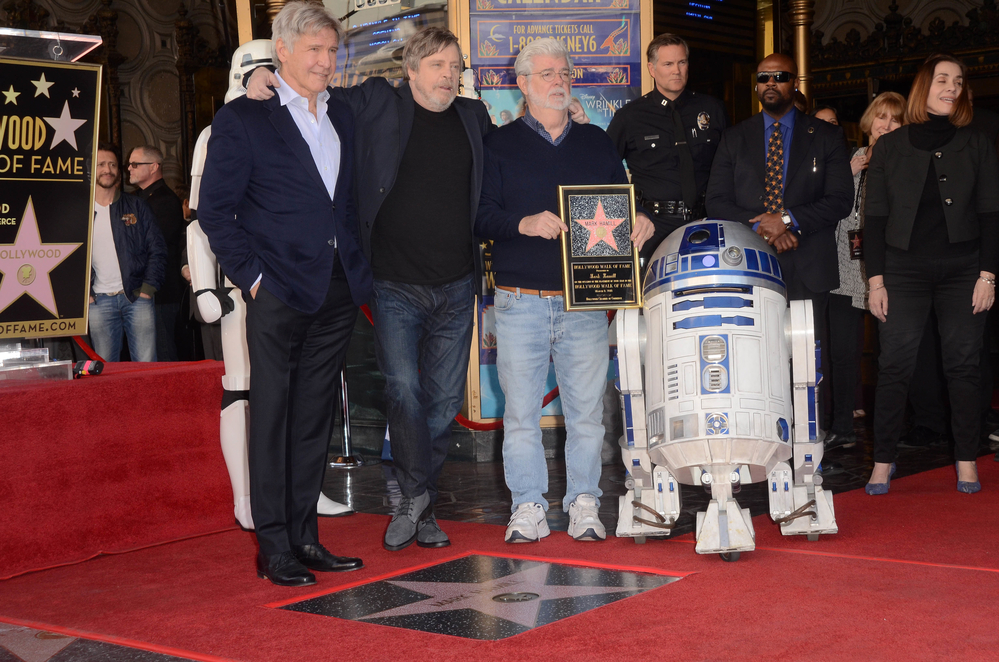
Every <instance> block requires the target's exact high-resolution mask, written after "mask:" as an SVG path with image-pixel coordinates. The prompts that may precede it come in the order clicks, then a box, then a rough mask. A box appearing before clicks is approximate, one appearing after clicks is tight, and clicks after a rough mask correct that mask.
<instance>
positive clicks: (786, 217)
mask: <svg viewBox="0 0 999 662" xmlns="http://www.w3.org/2000/svg"><path fill="white" fill-rule="evenodd" d="M780 220H781V222H783V223H784V227H785V228H787V229H788V230H793V229H794V221H792V220H791V214H789V213H788V212H787V210H786V209H785V210H784V212H783V213H782V214H781V215H780Z"/></svg>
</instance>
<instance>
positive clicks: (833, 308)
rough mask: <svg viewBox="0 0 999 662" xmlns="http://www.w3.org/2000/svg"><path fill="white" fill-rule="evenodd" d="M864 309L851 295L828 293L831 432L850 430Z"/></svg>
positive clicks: (840, 432)
mask: <svg viewBox="0 0 999 662" xmlns="http://www.w3.org/2000/svg"><path fill="white" fill-rule="evenodd" d="M863 319H864V311H863V310H861V309H860V308H854V307H853V298H852V297H848V296H844V295H842V294H832V293H830V294H829V365H830V367H831V368H832V427H831V429H832V431H833V432H835V433H836V434H850V433H851V432H853V409H854V404H856V400H857V375H859V374H860V350H861V343H860V338H861V336H860V327H861V325H862V324H863Z"/></svg>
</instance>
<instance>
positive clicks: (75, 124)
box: [42, 101, 87, 149]
mask: <svg viewBox="0 0 999 662" xmlns="http://www.w3.org/2000/svg"><path fill="white" fill-rule="evenodd" d="M42 119H44V120H45V121H46V122H48V123H49V124H50V125H52V128H53V129H55V135H54V136H52V144H51V145H50V146H49V149H55V146H56V145H58V144H59V143H61V142H62V141H63V140H65V141H66V142H67V143H69V144H70V145H72V147H73V149H79V147H77V146H76V130H77V129H79V128H80V127H81V126H83V125H84V124H86V123H87V120H74V119H73V118H72V117H70V115H69V102H68V101H63V102H62V114H61V115H59V117H43V118H42Z"/></svg>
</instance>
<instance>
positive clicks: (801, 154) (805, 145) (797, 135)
mask: <svg viewBox="0 0 999 662" xmlns="http://www.w3.org/2000/svg"><path fill="white" fill-rule="evenodd" d="M794 112H797V111H794ZM815 121H817V122H821V121H822V120H815ZM811 122H812V119H811V118H810V117H809V116H808V115H805V114H804V113H798V116H797V117H796V118H795V119H794V134H793V136H794V137H793V138H791V155H790V157H789V160H788V162H787V181H786V182H784V195H787V187H788V186H789V185H790V184H791V181H792V180H793V179H794V178H795V176H796V175H797V174H798V172H799V171H801V169H802V168H803V167H805V168H807V167H808V164H807V163H806V160H807V159H808V155H809V154H810V153H811V152H812V142H813V141H814V140H815V129H814V128H813V127H812V126H811ZM809 129H811V131H809Z"/></svg>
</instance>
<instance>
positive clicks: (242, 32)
mask: <svg viewBox="0 0 999 662" xmlns="http://www.w3.org/2000/svg"><path fill="white" fill-rule="evenodd" d="M236 29H237V31H238V32H239V44H240V46H242V45H243V44H245V43H246V42H248V41H251V40H252V39H253V12H252V11H251V9H250V0H236Z"/></svg>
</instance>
